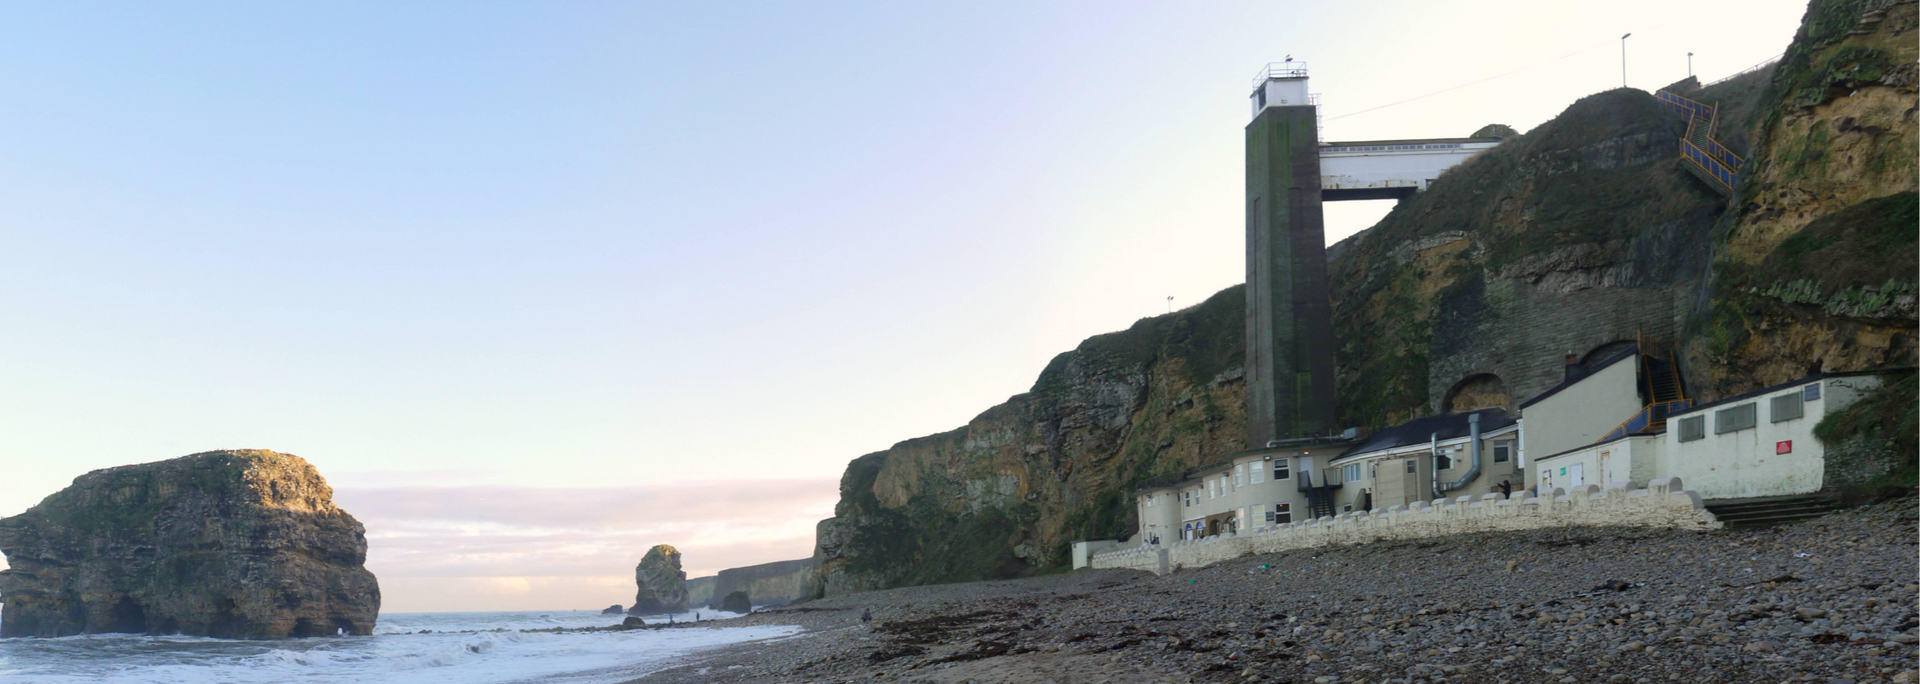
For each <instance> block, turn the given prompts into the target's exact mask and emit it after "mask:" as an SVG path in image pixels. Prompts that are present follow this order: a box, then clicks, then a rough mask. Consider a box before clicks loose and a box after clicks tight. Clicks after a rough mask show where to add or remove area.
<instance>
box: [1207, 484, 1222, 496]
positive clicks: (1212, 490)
mask: <svg viewBox="0 0 1920 684" xmlns="http://www.w3.org/2000/svg"><path fill="white" fill-rule="evenodd" d="M1207 498H1209V499H1217V498H1220V483H1219V482H1217V481H1214V480H1207Z"/></svg>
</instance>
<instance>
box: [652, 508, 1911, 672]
mask: <svg viewBox="0 0 1920 684" xmlns="http://www.w3.org/2000/svg"><path fill="white" fill-rule="evenodd" d="M1915 504H1916V500H1915V499H1914V498H1911V497H1909V498H1903V499H1901V500H1898V501H1895V502H1890V503H1882V504H1876V505H1872V506H1865V507H1860V508H1854V509H1849V510H1846V511H1842V512H1838V513H1835V514H1832V515H1829V516H1827V517H1824V518H1819V519H1815V520H1811V521H1807V522H1802V523H1798V524H1794V525H1787V526H1781V527H1772V528H1760V529H1746V530H1714V531H1675V530H1647V529H1641V528H1571V529H1555V530H1531V531H1521V532H1502V533H1488V534H1471V535H1459V536H1454V537H1444V538H1434V539H1429V540H1410V541H1400V542H1391V543H1387V542H1381V543H1373V544H1366V545H1357V546H1346V547H1322V548H1314V549H1302V550H1295V551H1288V552H1283V553H1275V554H1267V555H1256V556H1246V557H1242V558H1237V559H1233V560H1228V561H1222V562H1219V563H1215V564H1213V565H1210V566H1207V567H1204V568H1198V569H1189V570H1180V571H1177V572H1175V573H1173V574H1171V575H1167V576H1165V577H1155V576H1153V575H1151V574H1148V573H1144V572H1140V571H1133V570H1079V571H1074V572H1070V573H1066V574H1061V575H1050V576H1043V577H1035V578H1028V579H1019V580H1003V581H991V582H976V583H967V584H951V585H935V586H925V587H907V588H901V589H891V590H885V591H876V592H866V593H861V594H852V595H846V596H835V597H830V598H826V599H821V600H817V601H812V602H808V603H804V604H799V605H796V606H791V607H787V608H781V609H773V610H768V611H763V612H758V613H753V614H751V615H745V616H740V617H737V618H731V619H728V620H726V621H725V622H726V623H727V625H726V626H728V627H733V626H755V625H788V626H794V627H799V628H801V629H802V631H801V632H800V633H799V634H796V635H793V636H788V637H779V638H775V639H769V640H764V641H756V642H748V643H741V644H732V645H727V646H721V647H717V648H713V649H704V650H701V651H699V652H697V653H692V654H687V655H684V656H679V657H676V658H673V659H670V660H669V661H668V662H666V663H663V664H662V666H661V667H658V668H649V671H648V672H644V673H642V672H633V673H632V675H633V678H632V679H629V680H627V682H628V684H683V683H691V682H768V683H771V682H780V683H783V684H784V683H789V682H791V683H796V684H797V683H800V682H813V683H819V684H824V683H826V682H867V681H881V682H887V681H898V682H927V683H929V684H962V683H964V682H969V681H971V682H974V683H975V684H989V683H995V682H1008V683H1012V682H1036V683H1044V682H1053V683H1054V684H1091V683H1095V682H1114V683H1116V684H1118V683H1123V682H1124V683H1133V682H1302V683H1304V682H1314V683H1315V684H1363V683H1364V684H1389V683H1390V684H1402V683H1410V682H1416V681H1417V682H1423V683H1424V682H1486V683H1488V684H1496V683H1500V682H1510V683H1520V682H1564V683H1569V684H1571V683H1573V682H1633V683H1635V684H1657V683H1661V682H1676V681H1679V682H1686V683H1687V684H1696V683H1698V684H1706V683H1709V682H1728V683H1736V682H1738V683H1745V682H1761V681H1764V682H1778V681H1782V680H1787V679H1794V678H1796V677H1811V679H1805V680H1804V681H1818V682H1828V681H1838V680H1841V679H1848V680H1852V681H1853V682H1855V683H1856V684H1869V683H1870V682H1882V683H1893V682H1902V683H1904V682H1913V681H1917V680H1920V673H1915V672H1914V663H1915V661H1916V659H1917V658H1920V637H1917V635H1916V630H1917V629H1920V616H1917V615H1916V611H1915V608H1914V605H1915V598H1916V596H1917V595H1920V584H1917V583H1916V581H1915V576H1914V569H1915V563H1916V558H1917V557H1920V545H1917V544H1916V530H1917V529H1920V514H1916V511H1915ZM868 608H871V609H872V610H873V615H874V621H873V623H872V624H871V625H862V624H861V623H860V622H859V616H860V612H861V611H862V610H864V609H868Z"/></svg>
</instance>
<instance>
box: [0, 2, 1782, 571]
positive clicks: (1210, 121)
mask: <svg viewBox="0 0 1920 684" xmlns="http://www.w3.org/2000/svg"><path fill="white" fill-rule="evenodd" d="M1803 10H1804V4H1803V3H1798V2H1774V1H1761V2H1756V1H1754V0H1744V1H1740V2H1731V1H1727V2H1700V3H1670V2H1644V1H1643V2H1617V3H1571V2H1568V3H1551V2H1550V3H1540V2H1513V3H1491V2H1485V3H1431V2H1372V3H1312V4H1308V3H1284V2H1266V3H1203V4H1190V3H1145V2H1140V3H1112V2H1100V3H1092V2H1088V3H1070V4H1041V3H1030V2H968V3H951V4H944V5H934V4H926V3H862V4H852V5H842V4H823V3H819V2H808V3H753V4H723V3H688V4H685V5H669V4H660V3H587V2H566V3H559V2H554V3H450V2H449V3H411V4H404V5H401V6H394V5H393V4H392V3H364V4H349V3H326V4H322V5H314V4H308V5H296V4H293V3H272V4H263V3H231V4H203V3H168V4H160V3H113V4H101V3H12V2H8V3H0V94H3V95H0V515H10V514H13V513H16V512H18V511H20V510H23V509H25V508H26V507H28V506H30V505H32V504H33V503H34V502H37V501H38V500H39V499H40V498H42V497H44V496H46V495H47V494H50V493H52V492H53V491H55V490H57V489H59V488H60V487H62V486H64V485H65V484H66V483H67V482H68V481H69V480H70V479H71V478H73V477H74V476H76V475H78V474H80V473H83V472H85V471H87V470H90V469H94V468H101V467H107V466H113V465H120V464H125V463H135V462H143V461H151V460H158V459H163V458H169V457H173V456H179V455H183V454H186V453H191V452H195V451H202V450H208V449H216V448H236V447H259V448H271V449H275V450H279V451H285V452H290V453H295V454H299V455H301V456H303V457H305V458H307V459H308V460H310V461H312V462H313V463H314V464H316V465H317V466H318V467H319V468H320V469H321V471H322V472H323V473H324V474H326V475H327V476H328V477H329V478H330V479H332V480H333V481H334V483H335V484H336V486H338V487H341V488H343V489H352V488H365V489H374V488H380V487H395V486H402V485H404V486H410V487H419V486H453V485H462V486H465V485H472V486H487V487H497V486H515V487H533V488H540V487H556V488H593V487H612V488H619V487H642V488H644V487H661V486H672V485H674V484H675V483H680V482H683V481H687V482H692V481H704V482H708V483H711V482H715V481H728V480H744V479H773V478H790V479H793V480H792V481H793V482H796V483H810V484H795V485H792V486H795V487H802V488H810V489H808V491H810V492H813V493H812V494H808V495H805V496H798V495H797V496H796V497H794V501H800V500H802V499H804V500H805V503H792V502H789V503H791V506H790V508H788V509H784V510H781V511H767V512H766V513H767V514H768V515H769V517H770V518H779V519H783V520H785V519H788V518H791V519H793V520H799V521H800V523H795V524H789V525H787V526H786V528H783V529H787V528H791V529H789V530H788V532H789V533H788V534H787V536H786V537H783V539H785V540H786V541H784V542H781V543H783V544H785V545H786V546H780V545H779V544H772V545H771V546H768V545H766V544H763V545H761V546H756V547H754V548H755V549H758V550H757V551H756V553H764V554H765V555H768V556H770V557H766V558H748V559H746V560H741V556H740V555H739V554H735V555H734V556H728V557H727V559H726V560H725V561H724V562H725V563H729V564H737V563H741V562H753V561H755V560H767V561H770V560H779V559H782V558H787V557H798V556H801V555H805V554H806V553H807V551H808V549H809V547H810V544H811V535H810V531H811V518H816V517H820V516H823V515H825V514H826V510H825V509H824V507H825V506H830V503H831V498H832V488H833V484H832V483H833V481H834V479H835V478H837V477H838V476H839V474H840V471H841V469H842V467H843V466H844V465H845V463H846V462H847V460H849V459H851V458H853V457H855V456H858V455H860V454H863V453H867V452H871V451H875V450H879V449H883V448H886V447H887V446H888V445H890V444H892V443H893V442H895V441H898V440H901V439H907V438H911V437H915V436H920V435H924V434H929V433H933V432H938V431H943V430H948V429H952V428H954V427H957V426H959V425H961V424H964V423H965V422H966V421H967V420H968V419H970V418H971V417H973V416H974V415H975V414H977V413H978V412H979V411H981V410H983V409H985V408H987V407H989V406H991V405H993V404H995V403H998V402H999V401H1002V400H1004V399H1005V398H1006V397H1007V396H1009V395H1012V394H1015V393H1018V392H1022V391H1025V390H1026V389H1027V388H1028V386H1029V385H1030V384H1031V383H1032V381H1033V379H1034V376H1035V375H1036V374H1037V373H1038V372H1039V370H1040V369H1041V368H1042V367H1043V366H1044V365H1045V364H1046V362H1047V360H1048V359H1049V358H1050V357H1052V355H1054V354H1056V353H1058V352H1061V351H1064V350H1067V349H1070V348H1072V347H1073V346H1074V345H1075V344H1077V343H1078V342H1079V341H1080V340H1081V339H1083V338H1085V337H1087V336H1089V335H1092V334H1097V333H1101V332H1107V331H1111V330H1116V329H1120V328H1124V327H1126V326H1128V325H1130V324H1131V323H1132V322H1133V321H1134V320H1135V319H1137V318H1139V317H1141V316H1147V315H1153V314H1156V313H1161V312H1164V310H1165V306H1166V300H1165V297H1167V296H1168V295H1172V296H1174V297H1175V298H1176V299H1175V305H1176V306H1188V305H1191V304H1194V303H1197V302H1198V301H1200V300H1201V299H1202V298H1204V297H1206V296H1207V295H1209V294H1212V293H1213V292H1215V291H1218V290H1220V289H1221V288H1224V287H1227V286H1229V285H1232V284H1234V283H1237V282H1240V281H1241V279H1242V272H1243V271H1242V269H1243V264H1242V256H1241V252H1240V240H1241V237H1242V227H1241V226H1240V212H1239V206H1240V199H1239V198H1240V195H1241V187H1242V185H1241V178H1240V173H1241V159H1240V157H1241V128H1242V126H1244V125H1245V123H1246V120H1247V116H1248V110H1247V103H1246V95H1247V92H1248V89H1249V86H1250V79H1251V77H1252V75H1253V74H1254V72H1255V71H1256V70H1257V69H1259V68H1260V67H1261V66H1262V65H1263V64H1264V63H1266V62H1268V61H1277V60H1279V59H1281V58H1282V57H1283V56H1285V55H1287V54H1292V55H1293V56H1294V57H1296V58H1300V59H1305V60H1308V61H1309V63H1310V65H1311V68H1312V76H1313V83H1312V87H1313V90H1314V91H1316V92H1321V93H1323V94H1324V100H1323V102H1324V106H1323V112H1324V115H1325V116H1326V118H1327V120H1326V136H1327V137H1328V138H1329V139H1335V140H1338V139H1367V138H1383V137H1418V136H1457V135H1465V134H1467V133H1470V132H1472V131H1473V130H1474V129H1476V128H1478V127H1480V126H1481V125H1483V124H1486V123H1490V122H1500V123H1507V124H1510V125H1513V126H1516V127H1518V128H1520V129H1522V130H1526V129H1528V128H1531V127H1532V126H1534V125H1537V124H1538V123H1540V122H1541V121H1544V120H1546V119H1547V118H1550V117H1551V116H1553V115H1554V114H1555V113H1557V112H1559V111H1560V110H1561V109H1564V108H1565V107H1566V106H1567V105H1568V104H1570V103H1571V102H1573V101H1574V100H1575V99H1577V98H1579V97H1581V96H1584V95H1587V94H1590V93H1593V92H1597V91H1600V90H1604V89H1608V88H1612V87H1617V86H1618V85H1619V76H1620V72H1619V67H1620V55H1619V40H1618V37H1619V36H1620V34H1622V33H1625V32H1628V31H1632V32H1634V34H1635V35H1634V37H1633V38H1632V39H1630V40H1629V59H1630V70H1629V77H1630V83H1631V85H1633V86H1634V87H1638V88H1644V89H1653V88H1657V87H1659V86H1661V85H1664V84H1666V83H1669V82H1671V81H1674V80H1676V79H1678V78H1681V77H1683V76H1684V75H1685V69H1686V62H1685V53H1686V52H1687V51H1689V50H1691V51H1693V52H1696V53H1699V55H1698V56H1697V57H1695V61H1694V65H1695V69H1696V71H1697V72H1698V73H1700V74H1701V75H1702V76H1703V77H1704V78H1708V79H1711V78H1717V77H1719V76H1723V75H1727V74H1730V73H1732V72H1735V71H1738V70H1740V69H1742V68H1745V67H1747V66H1750V65H1752V64H1754V63H1756V62H1759V61H1761V60H1762V59H1765V58H1767V57H1769V56H1772V55H1774V54H1776V53H1779V52H1780V51H1781V50H1783V49H1784V48H1785V46H1786V44H1787V42H1788V40H1789V39H1790V38H1791V37H1792V33H1793V31H1794V29H1795V27H1796V26H1797V25H1798V21H1799V18H1800V15H1801V13H1802V12H1803ZM1517 69H1525V71H1523V72H1521V73H1518V74H1513V75H1509V76H1505V77H1502V78H1498V79H1495V80H1492V81H1488V82H1485V83H1480V84H1477V85H1472V86H1469V87H1466V88H1461V89H1459V90H1454V91H1451V92H1448V93H1446V94H1443V95H1439V96H1435V97H1430V98H1426V99H1421V100H1417V101H1415V102H1410V103H1406V104H1402V105H1398V106H1395V107H1390V108H1387V109H1383V110H1379V111H1375V112H1369V113H1365V114H1361V115H1357V116H1349V117H1340V115H1342V114H1345V113H1349V112H1354V111H1358V110H1363V109H1367V108H1370V107H1374V106H1377V105H1381V104H1386V103H1390V102H1394V101H1397V100H1402V99H1405V98H1408V97H1413V96H1416V95H1421V94H1426V93H1430V92H1434V91H1437V90H1442V89H1445V88H1450V87H1453V86H1457V85H1461V84H1464V83H1469V82H1472V81H1476V80H1479V79H1483V78H1487V77H1490V76H1496V75H1499V74H1503V73H1506V72H1510V71H1513V70H1517ZM1337 117H1339V118H1337ZM1385 207H1386V205H1384V204H1381V203H1353V204H1347V205H1335V206H1334V207H1332V209H1331V210H1330V219H1329V231H1330V233H1333V234H1334V235H1333V237H1335V238H1337V237H1339V236H1340V235H1343V234H1345V233H1350V232H1352V231H1354V230H1358V229H1359V228H1363V227H1365V226H1366V225H1368V224H1370V223H1371V222H1372V221H1373V220H1375V219H1377V218H1378V216H1379V215H1380V214H1381V213H1383V212H1384V210H1385ZM689 486H692V485H689ZM701 486H714V485H711V484H708V485H701ZM815 490H817V491H815ZM369 496H370V495H369ZM823 502H824V503H823ZM783 505H786V504H783ZM450 511H451V509H450ZM675 515H676V513H675V511H674V510H672V509H671V507H668V506H664V505H663V506H662V507H661V510H660V511H659V513H658V516H659V517H660V518H661V519H662V520H667V519H672V518H673V516H675ZM458 516H459V514H458V513H457V512H448V513H446V515H445V516H444V517H446V518H449V519H453V518H458ZM659 522H660V521H649V523H648V524H653V523H659ZM489 524H498V521H494V522H492V523H489ZM545 524H546V523H542V525H545ZM599 524H602V523H594V525H599ZM635 524H636V525H639V524H640V523H639V522H636V523H635ZM583 526H584V527H592V525H586V524H585V523H583ZM370 527H374V529H372V530H371V531H372V532H373V533H375V535H376V542H375V555H376V560H378V559H379V558H380V553H381V548H382V544H389V543H390V544H392V545H398V544H401V543H402V542H400V541H392V542H383V541H381V538H380V537H379V536H378V535H379V534H380V532H381V530H380V529H378V528H377V526H371V525H370ZM530 529H531V528H530ZM539 529H548V528H545V527H540V528H539ZM593 529H600V528H593ZM523 536H524V537H525V541H526V546H525V549H526V551H525V552H526V553H529V554H537V553H539V552H540V551H539V548H538V545H539V544H540V543H541V541H540V540H541V539H543V537H542V536H541V535H540V534H539V533H528V534H526V535H523ZM396 539H398V538H396ZM660 541H666V542H672V541H674V540H673V539H661V540H660ZM762 541H764V540H762ZM714 543H715V544H716V545H722V544H721V543H720V542H718V541H716V542H714ZM788 547H791V548H788ZM716 548H717V546H716ZM639 553H640V550H635V551H634V552H633V553H632V554H631V555H632V556H633V558H635V559H637V557H638V555H639ZM613 555H615V556H619V555H620V554H619V553H614V554H613ZM719 557H720V556H719V555H718V552H716V555H714V556H709V559H708V560H702V559H700V558H694V557H690V558H689V559H688V562H689V565H690V566H692V567H693V568H694V569H695V570H696V572H710V571H711V570H714V569H718V568H719V567H725V566H724V565H715V563H720V562H722V561H718V560H711V559H713V558H719ZM509 560H510V559H509ZM604 562H612V561H604ZM631 562H632V561H631V560H620V561H619V563H622V564H624V567H614V568H611V569H610V570H609V571H607V572H605V573H602V574H599V575H593V573H595V572H597V571H595V570H592V569H591V568H585V567H584V566H583V569H580V570H579V573H584V574H585V575H593V576H595V577H599V578H601V579H605V578H606V577H612V576H617V575H625V576H627V577H628V578H629V579H630V577H631V575H630V568H631ZM476 567H477V566H476ZM375 570H376V572H382V573H385V574H383V577H394V578H398V577H400V576H402V575H404V574H405V573H406V572H407V570H406V569H405V568H402V567H399V566H398V565H395V566H390V567H382V566H380V565H379V564H378V563H376V567H375ZM511 572H512V568H511V563H510V562H507V563H504V564H497V565H495V566H491V569H487V568H480V569H473V570H471V571H470V576H472V577H486V578H497V577H499V576H503V573H511ZM583 576H584V575H583ZM397 581H398V580H397V579H396V580H395V582H397ZM509 584H511V583H509ZM560 584H562V585H565V584H566V582H560ZM395 586H398V585H397V584H396V585H395ZM555 591H556V592H559V593H554V594H552V595H551V596H546V595H541V596H546V597H545V598H539V597H535V598H538V600H546V601H550V602H551V601H559V600H560V597H567V598H580V600H583V601H586V600H588V598H581V597H585V596H586V594H580V593H571V594H569V593H566V591H565V590H561V589H556V590H555ZM615 594H618V592H615ZM593 596H598V594H594V595H593ZM535 598H527V597H524V596H523V599H525V600H526V601H533V600H535ZM618 598H619V597H618V596H617V595H614V596H609V597H608V600H604V601H599V603H600V604H603V605H604V604H605V603H610V602H612V601H613V600H617V599H618ZM410 601H412V603H410ZM389 605H390V607H392V608H394V609H403V608H409V607H412V608H422V607H426V608H431V607H441V605H442V604H439V603H434V602H433V600H429V599H427V598H418V599H417V600H415V599H414V598H412V597H410V596H409V595H407V594H406V593H404V592H403V593H401V594H398V595H395V594H392V593H390V594H389ZM461 605H464V606H468V607H486V606H482V605H476V604H473V603H471V602H468V603H465V604H461ZM502 605H505V604H502ZM514 605H520V604H514ZM551 607H555V608H565V607H569V606H566V605H555V606H551Z"/></svg>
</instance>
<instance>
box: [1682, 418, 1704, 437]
mask: <svg viewBox="0 0 1920 684" xmlns="http://www.w3.org/2000/svg"><path fill="white" fill-rule="evenodd" d="M1706 438H1707V417H1706V416H1687V417H1685V418H1681V419H1680V441H1682V442H1692V441H1695V440H1701V439H1706Z"/></svg>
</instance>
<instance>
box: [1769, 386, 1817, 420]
mask: <svg viewBox="0 0 1920 684" xmlns="http://www.w3.org/2000/svg"><path fill="white" fill-rule="evenodd" d="M1800 401H1801V400H1800V393H1799V392H1793V393H1789V394H1782V395H1780V396H1777V397H1774V398H1773V400H1772V401H1771V402H1769V405H1768V406H1767V419H1768V420H1771V421H1773V422H1775V423H1784V422H1787V421H1789V420H1793V419H1795V418H1799V417H1801V416H1804V415H1807V409H1806V406H1805V405H1804V404H1802V403H1800Z"/></svg>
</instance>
